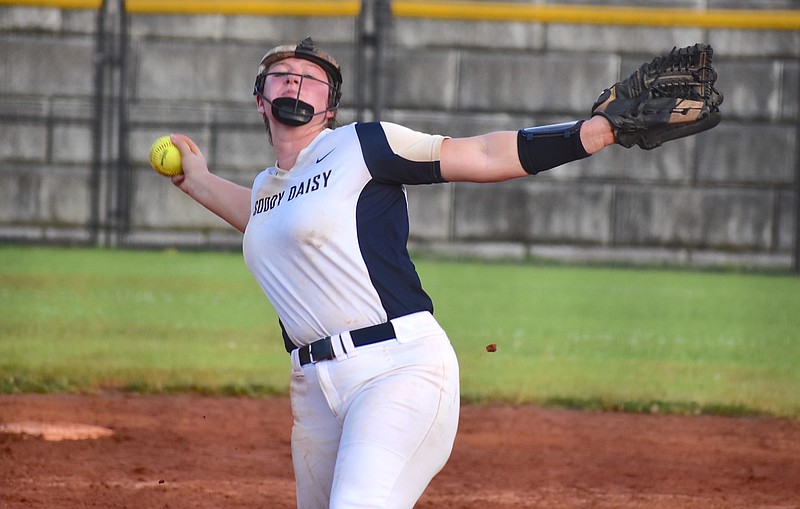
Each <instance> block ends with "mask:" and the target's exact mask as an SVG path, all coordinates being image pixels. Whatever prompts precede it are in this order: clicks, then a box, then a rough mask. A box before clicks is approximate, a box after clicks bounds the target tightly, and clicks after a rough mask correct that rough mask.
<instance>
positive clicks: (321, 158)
mask: <svg viewBox="0 0 800 509" xmlns="http://www.w3.org/2000/svg"><path fill="white" fill-rule="evenodd" d="M334 150H336V147H334V148H332V149H331V150H330V152H328V153H327V154H325V155H324V156H322V157H318V158H317V164H319V163H320V162H322V160H323V159H325V158H326V157H328V156H329V155H331V152H333V151H334Z"/></svg>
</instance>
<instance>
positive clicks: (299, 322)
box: [243, 122, 444, 350]
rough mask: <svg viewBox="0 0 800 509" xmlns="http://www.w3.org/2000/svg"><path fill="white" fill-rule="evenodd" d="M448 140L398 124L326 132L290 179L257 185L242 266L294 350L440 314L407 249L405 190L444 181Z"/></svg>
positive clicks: (271, 178) (282, 175)
mask: <svg viewBox="0 0 800 509" xmlns="http://www.w3.org/2000/svg"><path fill="white" fill-rule="evenodd" d="M443 139H444V137H442V136H436V135H429V134H423V133H419V132H416V131H412V130H410V129H407V128H405V127H401V126H399V125H396V124H390V123H377V122H373V123H355V124H350V125H347V126H344V127H340V128H338V129H335V130H330V129H327V130H325V131H323V132H322V133H320V135H319V136H318V137H317V138H316V139H315V140H314V141H313V142H312V143H311V144H310V145H309V146H308V147H306V148H305V149H304V150H303V151H302V152H300V154H299V155H298V157H297V161H296V163H295V166H294V167H293V168H292V169H291V170H289V171H284V170H282V169H280V168H277V167H276V166H274V167H270V168H267V169H266V170H264V171H263V172H261V173H260V174H259V175H258V176H257V177H256V178H255V181H254V183H253V192H252V197H251V217H250V221H249V223H248V225H247V229H246V230H245V234H244V241H243V251H244V259H245V263H246V264H247V266H248V268H249V269H250V271H251V272H252V273H253V275H254V276H255V278H256V280H257V281H258V284H259V285H260V286H261V288H262V289H263V291H264V293H265V294H266V295H267V297H268V298H269V300H270V302H271V303H272V305H273V307H274V308H275V310H276V312H277V314H278V317H279V318H280V321H281V326H282V328H283V332H284V339H285V340H286V343H287V344H286V347H287V350H290V349H292V348H294V347H295V346H303V345H306V344H309V343H310V342H312V341H315V340H317V339H319V338H321V337H325V336H331V335H334V334H339V333H341V332H344V331H348V330H354V329H360V328H363V327H368V326H370V325H377V324H380V323H383V322H386V321H387V320H391V319H393V318H397V317H399V316H404V315H407V314H410V313H415V312H418V311H430V312H432V311H433V304H432V302H431V299H430V298H429V297H428V295H427V294H426V293H425V291H424V290H423V289H422V285H421V283H420V280H419V277H418V276H417V273H416V269H415V267H414V265H413V263H412V262H411V259H410V258H409V255H408V251H407V249H406V242H407V240H408V228H409V226H408V208H407V202H406V194H405V190H404V188H403V184H430V183H437V182H443V179H442V177H441V171H440V165H439V154H440V148H441V143H442V140H443Z"/></svg>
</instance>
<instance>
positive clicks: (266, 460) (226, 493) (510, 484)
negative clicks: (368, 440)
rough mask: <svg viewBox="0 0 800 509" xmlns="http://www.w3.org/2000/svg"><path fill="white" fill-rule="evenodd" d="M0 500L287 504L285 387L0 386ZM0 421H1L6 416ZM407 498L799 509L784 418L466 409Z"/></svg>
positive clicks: (791, 435)
mask: <svg viewBox="0 0 800 509" xmlns="http://www.w3.org/2000/svg"><path fill="white" fill-rule="evenodd" d="M14 422H27V423H35V422H39V423H44V424H46V423H72V424H86V425H91V426H99V427H102V428H108V429H110V430H111V431H112V432H113V434H112V435H111V436H106V437H101V438H97V439H84V440H61V441H53V440H45V439H43V438H42V437H41V436H35V435H30V434H20V433H10V432H6V433H0V507H3V508H6V509H18V508H19V509H21V508H25V509H30V508H38V507H47V508H55V507H57V508H60V509H77V508H86V507H101V508H106V509H111V508H123V507H124V508H136V509H142V508H172V509H176V508H178V509H181V508H187V509H188V508H192V509H196V508H215V509H216V508H222V507H224V508H226V509H234V508H244V507H247V508H268V509H284V508H292V507H294V486H293V481H292V474H291V466H290V462H291V460H290V451H289V433H290V426H291V415H290V411H289V404H288V400H287V399H285V398H278V399H246V398H206V397H198V396H178V397H162V396H158V397H150V396H148V397H143V396H131V395H122V394H107V395H101V396H72V395H70V396H52V395H47V396H43V395H25V396H0V424H9V423H14ZM7 428H8V427H7ZM417 507H418V508H419V509H442V508H448V509H487V508H501V509H505V508H545V507H546V508H589V507H591V508H621V509H626V508H648V509H654V508H655V509H659V508H670V509H682V508H703V509H709V508H712V509H713V508H725V509H738V508H741V509H744V508H748V509H752V508H757V507H763V508H800V421H789V420H782V419H744V418H742V419H731V418H721V417H679V416H651V415H630V414H613V413H609V414H600V413H586V412H573V411H566V410H550V409H542V408H539V407H535V406H524V407H510V406H498V407H489V408H486V407H478V406H466V407H465V408H464V409H463V412H462V421H461V427H460V431H459V435H458V438H457V440H456V446H455V451H454V452H453V456H452V458H451V460H450V463H449V464H448V465H447V467H445V469H444V470H443V471H442V472H441V473H440V474H439V476H437V477H436V478H435V479H434V481H433V483H432V484H431V486H430V488H429V489H428V491H427V492H426V493H425V495H424V496H423V498H422V500H421V501H420V502H419V504H418V505H417Z"/></svg>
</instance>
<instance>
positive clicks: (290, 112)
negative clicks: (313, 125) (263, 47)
mask: <svg viewBox="0 0 800 509" xmlns="http://www.w3.org/2000/svg"><path fill="white" fill-rule="evenodd" d="M267 76H277V77H281V78H283V77H285V76H297V77H298V78H300V84H299V85H298V86H297V95H296V96H295V97H294V98H291V97H278V98H277V99H274V100H272V101H270V100H269V99H267V97H266V96H265V95H264V83H265V82H266V80H267ZM305 80H313V81H316V82H318V83H324V84H325V86H327V87H328V89H329V92H328V104H329V106H328V108H326V109H324V110H322V111H320V112H314V107H313V106H312V105H310V104H308V103H307V102H305V101H301V100H300V91H301V90H302V89H303V83H304V82H305ZM253 94H254V95H258V96H259V97H261V99H263V100H264V101H266V102H267V103H268V104H269V105H270V106H272V116H273V117H275V120H277V121H278V122H280V123H281V124H284V125H288V126H291V127H298V126H301V125H306V124H308V123H309V122H311V119H312V118H314V116H316V115H322V114H323V113H327V112H329V111H333V110H335V109H336V108H338V107H339V101H338V91H337V90H336V88H335V87H334V86H333V85H331V84H330V83H328V82H327V81H323V80H320V79H317V78H315V77H313V76H309V75H307V74H297V73H293V72H265V73H262V74H260V75H258V77H256V83H255V86H254V89H253Z"/></svg>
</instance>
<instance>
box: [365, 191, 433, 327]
mask: <svg viewBox="0 0 800 509" xmlns="http://www.w3.org/2000/svg"><path fill="white" fill-rule="evenodd" d="M356 224H357V225H358V242H359V248H360V250H361V256H362V257H363V259H364V262H365V264H366V266H367V270H368V272H369V277H370V279H371V281H372V284H373V286H374V287H375V290H376V291H377V292H378V295H379V297H380V300H381V303H382V304H383V308H384V309H385V310H386V314H387V316H388V318H389V319H392V318H396V317H398V316H403V315H407V314H409V313H415V312H417V311H430V312H433V302H432V301H431V299H430V297H429V296H428V294H427V293H425V291H424V290H423V289H422V283H421V282H420V279H419V276H418V275H417V271H416V268H415V267H414V264H413V263H412V262H411V259H410V257H409V256H408V251H407V248H406V242H407V241H408V209H407V203H406V198H405V193H404V192H403V188H402V187H401V186H398V185H393V184H382V183H380V182H376V181H372V182H370V183H369V184H367V186H366V187H365V188H364V191H363V192H362V193H361V197H360V198H359V200H358V206H357V207H356Z"/></svg>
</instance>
